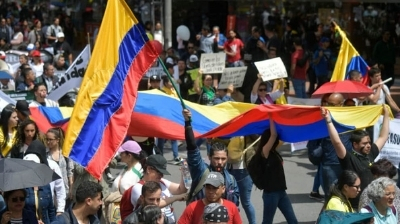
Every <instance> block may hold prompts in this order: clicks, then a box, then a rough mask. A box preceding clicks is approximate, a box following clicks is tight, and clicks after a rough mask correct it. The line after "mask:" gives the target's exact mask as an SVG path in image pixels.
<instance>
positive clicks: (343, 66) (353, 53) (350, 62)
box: [331, 24, 369, 85]
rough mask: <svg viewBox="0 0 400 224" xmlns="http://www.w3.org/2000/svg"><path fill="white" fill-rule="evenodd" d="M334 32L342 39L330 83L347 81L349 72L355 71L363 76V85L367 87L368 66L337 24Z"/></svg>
mask: <svg viewBox="0 0 400 224" xmlns="http://www.w3.org/2000/svg"><path fill="white" fill-rule="evenodd" d="M335 30H336V32H337V33H339V35H340V37H341V38H342V44H341V46H340V50H339V55H338V57H337V61H336V64H335V69H334V70H333V73H332V78H331V82H333V81H341V80H345V79H349V76H348V73H349V72H350V71H351V70H357V71H359V72H361V75H362V76H363V81H362V82H363V84H365V85H368V82H369V78H368V70H369V67H368V64H367V63H366V62H365V60H364V59H363V58H362V57H361V56H360V54H359V53H358V52H357V50H356V49H355V48H354V46H353V45H352V44H351V42H350V40H349V39H348V38H347V36H346V33H345V32H344V31H343V30H341V29H340V27H339V26H338V25H337V24H335Z"/></svg>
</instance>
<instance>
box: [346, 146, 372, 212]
mask: <svg viewBox="0 0 400 224" xmlns="http://www.w3.org/2000/svg"><path fill="white" fill-rule="evenodd" d="M378 155H379V149H378V146H377V145H376V144H375V143H373V144H372V145H371V152H370V153H369V154H368V155H361V154H360V153H357V152H355V151H353V152H347V153H346V156H345V157H344V158H343V159H339V162H340V165H341V167H342V169H343V170H353V171H354V172H356V173H357V174H358V176H359V177H360V180H361V192H362V191H363V190H364V189H365V188H366V187H367V186H368V185H369V184H370V183H371V182H372V181H373V180H374V176H373V175H372V173H371V170H370V166H371V165H372V163H373V162H374V160H375V158H376V157H377V156H378ZM361 192H360V194H358V196H357V198H355V199H350V203H351V205H352V206H353V207H354V208H357V207H358V201H359V199H360V198H359V197H360V195H361Z"/></svg>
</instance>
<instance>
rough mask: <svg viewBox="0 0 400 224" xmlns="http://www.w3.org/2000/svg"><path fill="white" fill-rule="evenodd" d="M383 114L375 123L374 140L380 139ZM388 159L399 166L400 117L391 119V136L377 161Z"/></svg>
mask: <svg viewBox="0 0 400 224" xmlns="http://www.w3.org/2000/svg"><path fill="white" fill-rule="evenodd" d="M382 122H383V116H381V117H380V118H379V120H378V122H376V124H375V125H374V142H375V141H376V140H377V139H378V136H379V133H380V132H381V128H382ZM383 158H385V159H388V160H389V161H390V162H391V163H392V164H393V165H394V166H396V167H397V168H398V166H399V163H400V119H393V120H391V121H389V137H388V139H387V141H386V143H385V145H384V146H383V148H382V150H381V151H380V153H379V155H378V157H376V159H375V162H376V161H377V160H379V159H383Z"/></svg>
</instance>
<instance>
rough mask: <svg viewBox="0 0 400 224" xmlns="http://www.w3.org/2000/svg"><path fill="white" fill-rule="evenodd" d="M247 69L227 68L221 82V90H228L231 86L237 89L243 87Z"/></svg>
mask: <svg viewBox="0 0 400 224" xmlns="http://www.w3.org/2000/svg"><path fill="white" fill-rule="evenodd" d="M246 71H247V67H235V68H225V69H224V72H223V73H222V76H221V81H220V82H219V85H218V88H219V89H227V88H228V86H229V85H230V84H232V85H233V87H235V88H239V87H242V85H243V80H244V76H245V75H246Z"/></svg>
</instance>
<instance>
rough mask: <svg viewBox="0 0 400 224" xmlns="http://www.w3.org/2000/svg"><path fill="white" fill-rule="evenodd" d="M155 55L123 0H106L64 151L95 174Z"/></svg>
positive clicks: (114, 145)
mask: <svg viewBox="0 0 400 224" xmlns="http://www.w3.org/2000/svg"><path fill="white" fill-rule="evenodd" d="M157 57H158V54H157V52H156V50H155V48H154V47H153V45H151V42H150V41H149V40H148V38H147V35H146V33H145V31H144V29H143V26H142V25H141V24H139V22H138V20H137V19H136V18H135V16H134V15H133V13H132V11H131V10H130V9H129V7H128V5H127V4H126V3H125V1H124V0H113V1H108V3H107V8H106V11H105V14H104V17H103V21H102V24H101V27H100V30H99V33H98V37H97V40H96V45H95V46H94V50H93V54H92V58H91V59H90V62H89V65H88V68H87V70H86V73H85V77H84V79H83V81H82V84H81V88H80V91H79V95H78V98H77V101H76V106H75V107H74V110H73V112H72V115H71V118H70V120H69V124H68V129H67V133H66V141H65V143H64V147H63V155H64V156H68V157H70V158H71V159H72V160H74V161H75V162H77V163H79V164H80V165H82V166H83V167H85V168H86V170H87V171H88V172H89V173H91V174H92V175H93V176H94V177H96V178H100V177H101V174H102V172H103V170H104V169H105V167H106V166H107V165H108V163H109V162H110V161H111V159H112V158H113V156H114V154H115V152H116V150H117V149H118V147H119V145H120V144H121V143H122V141H123V140H124V138H125V136H126V132H127V130H128V127H129V125H130V123H131V114H132V110H133V108H134V106H135V103H136V99H137V89H138V84H139V82H140V80H141V78H142V76H143V75H144V74H145V73H146V71H147V70H148V69H149V67H150V66H151V64H152V63H153V62H154V61H155V60H156V58H157Z"/></svg>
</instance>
